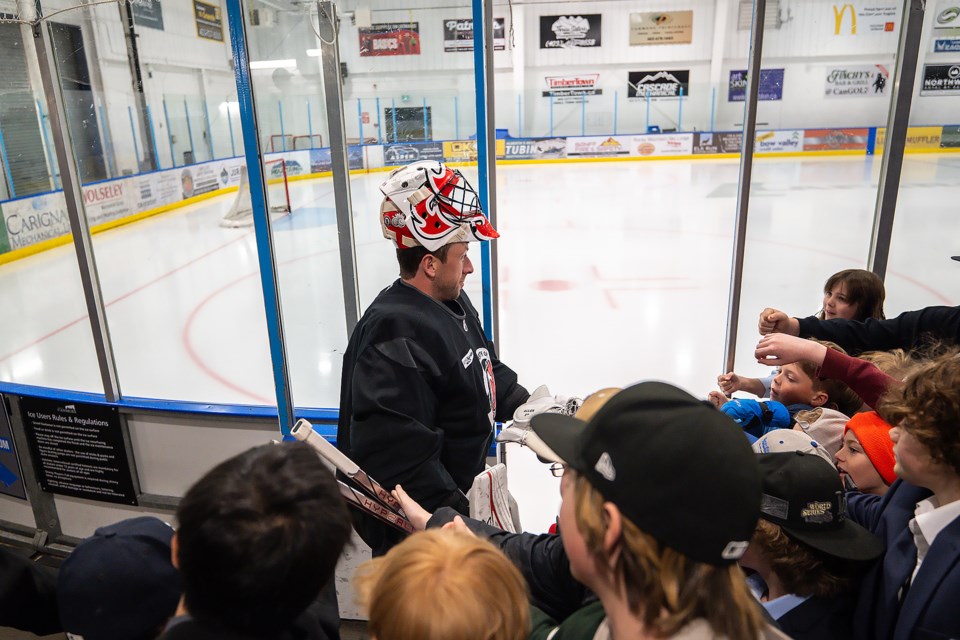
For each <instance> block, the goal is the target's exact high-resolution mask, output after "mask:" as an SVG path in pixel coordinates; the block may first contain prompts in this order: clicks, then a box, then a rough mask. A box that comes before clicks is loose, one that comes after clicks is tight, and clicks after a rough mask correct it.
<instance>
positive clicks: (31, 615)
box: [0, 547, 63, 636]
mask: <svg viewBox="0 0 960 640" xmlns="http://www.w3.org/2000/svg"><path fill="white" fill-rule="evenodd" d="M0 627H13V628H14V629H19V630H21V631H29V632H31V633H35V634H37V635H40V636H45V635H49V634H51V633H56V632H58V631H62V630H63V627H62V626H61V624H60V615H59V613H58V611H57V576H56V574H55V573H54V572H53V571H52V570H51V569H48V568H47V567H42V566H40V565H38V564H36V563H35V562H31V561H30V560H29V559H27V558H26V557H24V556H23V555H21V554H19V553H17V552H16V551H11V550H10V549H7V548H4V547H0Z"/></svg>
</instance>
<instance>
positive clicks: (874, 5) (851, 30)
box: [824, 0, 901, 36]
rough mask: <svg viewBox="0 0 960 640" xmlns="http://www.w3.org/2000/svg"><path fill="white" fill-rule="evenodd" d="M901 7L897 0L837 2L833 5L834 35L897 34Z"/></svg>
mask: <svg viewBox="0 0 960 640" xmlns="http://www.w3.org/2000/svg"><path fill="white" fill-rule="evenodd" d="M824 6H826V5H824ZM900 6H901V3H899V2H896V0H858V1H857V2H835V3H834V4H833V35H835V36H847V35H849V36H855V35H858V34H864V33H895V32H896V28H897V21H898V20H899V19H900ZM824 22H826V21H824Z"/></svg>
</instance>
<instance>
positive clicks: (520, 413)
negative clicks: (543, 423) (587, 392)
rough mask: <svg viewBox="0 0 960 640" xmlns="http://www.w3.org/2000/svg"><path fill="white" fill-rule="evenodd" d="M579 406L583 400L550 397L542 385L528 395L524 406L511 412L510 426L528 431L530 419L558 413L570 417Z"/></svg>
mask: <svg viewBox="0 0 960 640" xmlns="http://www.w3.org/2000/svg"><path fill="white" fill-rule="evenodd" d="M581 404H583V400H581V399H580V398H567V397H565V396H553V395H551V394H550V390H549V389H547V385H545V384H542V385H540V386H539V387H537V388H536V389H535V390H534V392H533V393H532V394H530V397H529V398H528V399H527V401H526V402H525V403H524V404H522V405H520V406H519V407H517V410H516V411H514V412H513V422H512V424H511V426H512V427H514V428H517V429H529V428H530V419H531V418H533V416H535V415H539V414H541V413H559V414H562V415H565V416H572V415H573V414H575V413H576V412H577V409H579V408H580V405H581Z"/></svg>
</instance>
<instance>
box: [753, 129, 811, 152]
mask: <svg viewBox="0 0 960 640" xmlns="http://www.w3.org/2000/svg"><path fill="white" fill-rule="evenodd" d="M753 150H754V151H756V152H757V153H786V152H789V151H803V131H801V130H799V129H791V130H786V131H758V132H757V138H756V143H755V144H754V148H753Z"/></svg>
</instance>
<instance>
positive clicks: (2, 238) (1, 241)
mask: <svg viewBox="0 0 960 640" xmlns="http://www.w3.org/2000/svg"><path fill="white" fill-rule="evenodd" d="M7 251H10V240H9V239H8V238H7V224H6V221H5V220H4V218H3V205H2V204H0V253H6V252H7Z"/></svg>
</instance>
